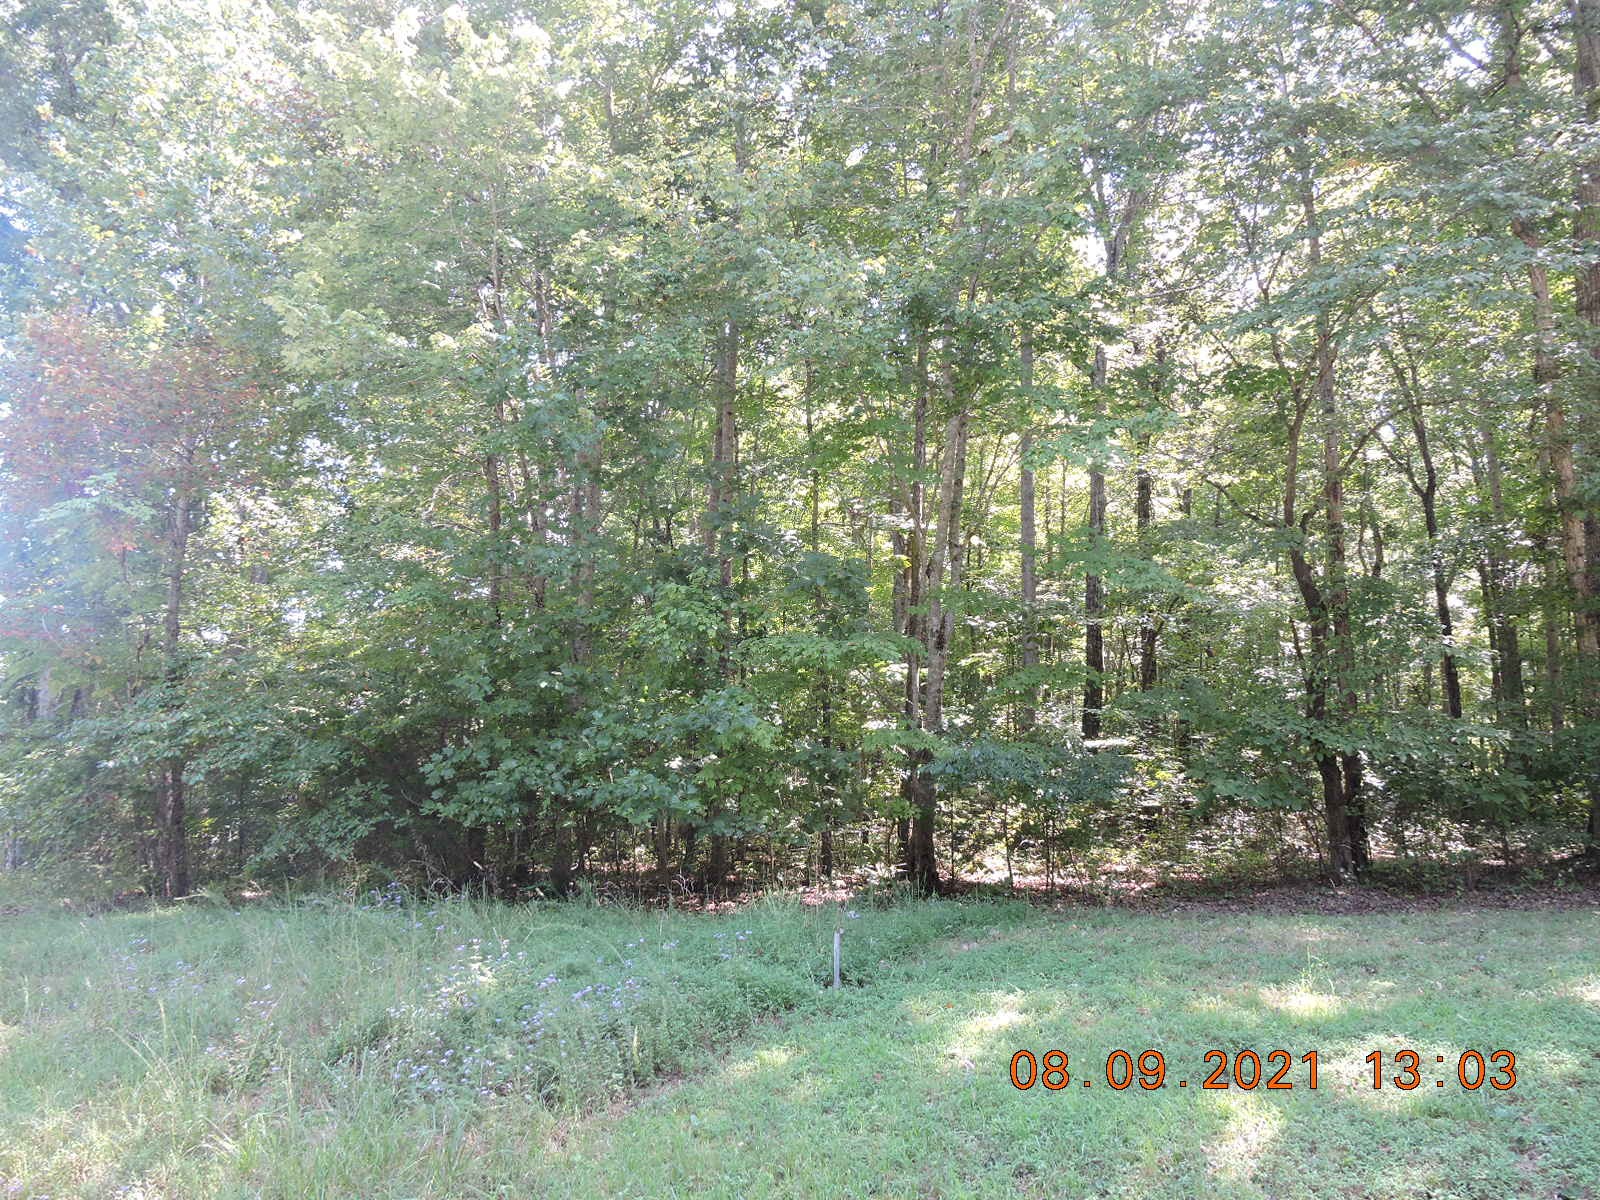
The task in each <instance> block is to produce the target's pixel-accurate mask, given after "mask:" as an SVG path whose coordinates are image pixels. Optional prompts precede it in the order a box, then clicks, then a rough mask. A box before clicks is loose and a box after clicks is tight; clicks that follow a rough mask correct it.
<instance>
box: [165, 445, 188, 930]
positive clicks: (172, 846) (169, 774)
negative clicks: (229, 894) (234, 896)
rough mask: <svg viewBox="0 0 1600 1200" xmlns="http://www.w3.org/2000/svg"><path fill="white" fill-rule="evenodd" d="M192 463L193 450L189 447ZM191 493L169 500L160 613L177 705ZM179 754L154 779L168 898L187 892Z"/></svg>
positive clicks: (170, 692)
mask: <svg viewBox="0 0 1600 1200" xmlns="http://www.w3.org/2000/svg"><path fill="white" fill-rule="evenodd" d="M188 453H189V456H190V462H189V466H190V467H191V468H192V466H193V454H194V450H193V448H192V447H191V448H189V451H188ZM194 503H195V500H194V497H193V495H192V494H191V490H190V487H189V485H188V484H185V485H184V486H183V487H182V488H180V489H179V492H178V495H177V498H176V499H175V501H174V505H173V511H172V523H171V528H170V530H169V533H168V539H167V571H166V574H167V594H166V605H165V609H164V612H163V614H162V616H163V620H162V647H161V648H162V657H163V660H164V668H163V683H164V686H165V688H166V691H167V694H166V696H165V698H164V700H163V707H164V708H166V709H168V710H173V709H176V708H177V707H178V700H177V696H176V692H177V689H178V686H179V684H180V682H181V680H180V676H181V675H182V663H181V661H180V659H179V652H180V650H181V637H182V633H183V585H184V574H185V571H186V569H187V567H188V556H189V534H190V532H191V529H192V527H193V521H194V512H193V508H194ZM185 767H186V763H185V761H184V756H183V755H182V754H173V755H171V756H169V757H168V758H166V759H165V760H164V761H163V762H162V763H161V766H160V768H159V772H158V774H157V777H156V869H157V871H158V872H159V874H160V875H161V891H162V894H163V895H164V896H166V897H167V898H168V899H175V898H176V897H179V896H187V895H188V894H189V841H188V836H187V832H186V828H185V821H186V814H185V812H184V803H185V798H186V797H185V781H184V770H185Z"/></svg>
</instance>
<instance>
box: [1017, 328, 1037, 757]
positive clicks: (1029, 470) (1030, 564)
mask: <svg viewBox="0 0 1600 1200" xmlns="http://www.w3.org/2000/svg"><path fill="white" fill-rule="evenodd" d="M1020 354H1021V374H1022V380H1021V382H1022V390H1023V395H1024V397H1025V399H1024V401H1023V403H1024V404H1025V406H1026V412H1027V416H1026V417H1025V418H1024V422H1025V424H1024V426H1023V431H1022V449H1021V459H1022V482H1021V495H1020V497H1019V500H1020V510H1021V511H1020V512H1019V514H1018V516H1019V522H1020V525H1021V533H1020V541H1021V546H1020V550H1021V558H1022V579H1021V586H1022V670H1023V672H1024V673H1029V672H1032V671H1033V670H1034V668H1035V667H1037V666H1038V665H1039V614H1038V602H1039V578H1038V572H1037V559H1038V550H1039V546H1038V531H1037V529H1036V528H1035V523H1034V522H1035V513H1034V474H1033V467H1032V466H1031V465H1030V459H1031V458H1032V454H1033V420H1032V414H1033V398H1032V391H1033V331H1032V330H1031V329H1026V328H1025V329H1023V331H1022V338H1021V347H1020ZM1023 691H1024V693H1025V695H1026V696H1027V700H1026V702H1025V703H1024V704H1023V707H1022V710H1021V712H1020V713H1018V717H1017V726H1018V730H1019V732H1022V733H1027V732H1028V731H1029V730H1031V729H1032V728H1033V726H1034V722H1035V721H1036V720H1037V719H1038V714H1037V708H1036V703H1037V696H1038V688H1037V686H1036V685H1035V684H1034V682H1033V678H1032V675H1031V674H1029V675H1028V680H1027V682H1026V683H1025V684H1024V685H1023Z"/></svg>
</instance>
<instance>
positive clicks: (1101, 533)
mask: <svg viewBox="0 0 1600 1200" xmlns="http://www.w3.org/2000/svg"><path fill="white" fill-rule="evenodd" d="M1107 274H1108V275H1109V274H1110V272H1109V271H1108V272H1107ZM1106 381H1107V362H1106V348H1105V347H1104V346H1096V347H1095V348H1094V367H1093V369H1092V372H1091V375H1090V380H1089V385H1090V387H1091V388H1093V389H1094V394H1095V396H1096V397H1097V399H1096V404H1095V407H1096V411H1099V409H1100V407H1101V406H1102V405H1103V403H1104V400H1103V397H1104V394H1105V390H1106ZM1088 524H1089V546H1090V551H1091V553H1098V552H1099V550H1100V547H1101V544H1102V542H1103V541H1104V540H1105V535H1106V474H1105V471H1104V470H1103V469H1102V467H1101V466H1100V464H1099V463H1098V462H1094V463H1091V464H1090V466H1089V521H1088ZM1105 601H1106V593H1105V585H1104V583H1103V581H1102V580H1101V578H1100V574H1099V571H1098V570H1097V569H1096V568H1092V567H1091V568H1090V569H1089V571H1088V572H1086V573H1085V575H1084V577H1083V669H1084V676H1083V723H1082V730H1083V739H1084V741H1086V742H1087V741H1094V740H1095V739H1097V738H1098V737H1099V736H1100V729H1101V721H1100V710H1101V709H1102V708H1103V707H1105V696H1106V692H1105V669H1106V647H1105V629H1104V625H1103V624H1102V622H1103V619H1104V616H1105Z"/></svg>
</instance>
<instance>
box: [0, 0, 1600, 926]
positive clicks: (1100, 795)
mask: <svg viewBox="0 0 1600 1200" xmlns="http://www.w3.org/2000/svg"><path fill="white" fill-rule="evenodd" d="M3 11H4V12H5V13H6V15H7V18H8V21H7V27H6V30H5V32H4V34H3V36H0V63H3V65H4V68H5V71H6V74H7V76H8V77H9V78H11V79H13V80H15V84H16V85H15V86H14V87H13V86H8V87H7V88H6V95H5V98H4V100H3V102H0V122H3V127H0V157H3V160H4V165H5V172H4V177H3V180H0V233H3V235H4V236H3V237H0V287H3V289H4V298H5V301H6V304H5V310H4V317H3V322H4V324H3V330H0V333H3V350H4V354H3V360H0V369H3V371H4V377H5V383H4V395H3V398H0V404H3V406H4V407H3V410H0V412H3V418H4V424H3V429H0V520H3V522H4V527H5V531H6V536H5V571H4V577H3V580H0V606H3V607H0V685H3V688H4V696H5V709H4V717H3V725H0V744H3V753H0V833H3V835H4V837H5V843H6V856H7V860H8V863H9V864H12V865H14V864H16V863H19V862H22V861H49V860H52V859H61V858H72V859H76V860H79V861H84V862H91V863H95V864H97V865H99V866H101V867H103V868H106V869H108V870H110V871H112V872H113V873H114V874H115V875H116V876H117V877H118V878H128V877H133V876H138V875H143V876H144V877H145V878H146V879H147V880H149V881H152V882H153V883H154V884H155V885H156V886H157V887H159V888H161V889H163V890H165V891H166V892H167V893H168V894H182V893H184V892H187V891H188V890H190V888H191V887H192V886H193V884H194V881H195V880H196V878H197V877H198V876H200V875H208V876H209V875H216V874H221V873H226V872H238V871H246V870H252V871H259V870H265V869H268V868H272V869H289V870H298V869H305V868H308V867H312V866H321V865H326V864H329V863H375V864H380V865H382V866H384V867H385V868H388V869H402V868H409V869H412V870H414V871H416V872H418V873H422V872H426V873H428V874H431V875H432V876H434V877H436V878H446V879H450V880H454V881H458V882H465V881H468V880H478V881H482V882H486V883H488V884H489V885H491V886H493V887H496V888H503V889H509V888H511V887H513V886H515V885H518V884H522V883H527V882H532V881H540V882H548V883H549V884H550V885H552V886H554V887H555V888H557V889H563V890H564V889H567V888H569V887H570V886H571V885H572V884H573V882H574V880H575V879H577V878H578V877H580V876H581V875H583V874H585V873H610V874H636V875H640V876H643V875H644V873H646V872H649V873H652V874H653V876H654V877H655V878H657V879H659V880H660V881H661V882H665V881H667V880H668V879H670V878H672V877H676V876H680V875H681V876H684V877H687V878H690V879H694V880H699V881H702V882H710V883H719V882H721V881H723V880H725V879H727V878H729V877H731V876H733V875H735V874H741V875H743V876H744V877H746V878H749V877H751V876H753V875H765V876H766V877H769V878H770V877H773V876H775V875H777V874H780V873H783V872H792V871H796V870H798V869H801V868H803V869H804V870H805V871H807V872H808V873H819V874H821V875H828V874H831V873H832V872H833V871H834V869H835V868H836V866H842V865H844V864H848V865H852V866H865V865H883V866H891V865H892V866H894V867H895V868H896V869H897V870H899V871H902V872H904V873H905V874H906V875H907V876H908V877H909V878H910V879H911V880H913V881H914V882H915V883H917V884H919V885H920V886H922V887H924V888H930V889H931V888H936V887H939V886H941V884H942V883H943V882H945V881H946V880H947V879H948V878H949V876H950V874H951V873H952V872H960V871H964V870H969V869H972V868H973V867H975V866H976V865H978V864H979V863H980V862H986V863H989V864H991V865H992V864H997V863H999V862H1001V861H1003V862H1004V864H1005V867H1006V869H1007V871H1012V870H1020V869H1023V868H1024V867H1026V868H1027V869H1029V870H1032V869H1035V868H1036V867H1044V868H1045V869H1046V870H1054V866H1055V863H1056V862H1057V861H1058V860H1059V858H1060V856H1062V855H1064V854H1072V853H1077V852H1078V851H1081V850H1082V849H1084V848H1085V847H1088V846H1092V845H1094V844H1095V843H1096V841H1097V840H1099V839H1104V838H1106V837H1110V836H1117V835H1118V831H1125V830H1127V829H1129V828H1141V829H1142V828H1145V827H1146V826H1149V827H1153V828H1165V829H1174V828H1175V829H1178V830H1180V831H1181V832H1182V836H1183V837H1185V838H1198V839H1202V840H1203V838H1204V837H1205V836H1206V831H1207V830H1208V829H1214V828H1216V827H1217V826H1218V825H1219V823H1224V822H1227V821H1230V820H1237V819H1240V817H1241V815H1242V816H1243V817H1245V818H1248V820H1249V821H1253V822H1255V823H1256V827H1257V828H1258V829H1259V830H1261V831H1264V833H1265V835H1266V836H1268V837H1271V838H1274V839H1278V840H1282V839H1283V838H1284V837H1285V836H1287V834H1288V832H1289V831H1290V830H1294V831H1297V833H1296V836H1302V837H1307V838H1308V841H1307V842H1306V845H1307V846H1308V848H1309V849H1310V851H1311V852H1312V853H1314V854H1315V855H1316V856H1317V857H1318V860H1319V861H1320V862H1321V863H1322V864H1323V866H1324V868H1325V869H1326V870H1327V871H1328V872H1330V873H1331V874H1333V875H1334V876H1337V877H1348V876H1350V875H1352V874H1355V873H1359V872H1361V871H1363V870H1364V869H1365V868H1366V867H1367V866H1368V864H1369V861H1370V859H1371V857H1372V855H1373V854H1374V853H1375V852H1394V853H1398V854H1412V853H1417V852H1425V853H1440V852H1443V851H1446V850H1449V849H1451V848H1452V847H1457V846H1461V845H1467V846H1472V845H1476V844H1478V843H1479V842H1480V841H1487V842H1488V843H1490V844H1492V845H1494V846H1497V847H1501V848H1503V851H1504V852H1505V853H1508V854H1509V853H1515V852H1516V849H1517V847H1518V846H1521V845H1524V844H1526V843H1528V842H1529V841H1530V840H1534V839H1540V844H1542V845H1545V846H1556V847H1561V846H1566V847H1571V848H1576V847H1579V846H1583V845H1589V846H1593V845H1594V843H1595V841H1596V838H1597V825H1596V821H1597V815H1600V802H1597V801H1600V747H1597V738H1600V606H1597V604H1596V591H1597V590H1600V526H1597V523H1596V497H1597V494H1600V468H1597V465H1596V453H1595V447H1596V445H1597V444H1600V399H1597V397H1600V391H1597V387H1596V384H1597V381H1600V366H1597V356H1600V328H1597V327H1600V0H1570V2H1568V0H1503V2H1495V3H1490V2H1487V0H1485V2H1482V3H1460V2H1456V3H1449V2H1446V0H1410V2H1406V0H1351V2H1349V3H1345V2H1342V0H1341V2H1339V3H1334V4H1324V3H1314V2H1297V0H1289V2H1286V3H1259V2H1251V0H1208V2H1207V3H1203V4H1198V5H1196V4H1178V3H1171V4H1168V3H1164V2H1162V0H1086V2H1084V3H1075V4H1070V5H1065V4H1063V5H1052V4H1022V3H1019V2H1016V0H938V2H937V3H933V4H929V5H924V6H915V5H912V6H906V5H896V4H886V3H867V2H864V0H838V2H835V3H826V4H825V3H821V2H820V0H815V2H814V0H793V2H792V3H791V2H789V0H722V2H720V3H718V4H716V5H715V6H714V7H709V8H708V7H705V6H701V5H697V4H681V3H674V2H672V0H663V2H662V3H658V4H653V5H649V6H644V7H640V6H635V5H633V4H628V3H621V2H618V0H558V2H553V3H552V2H549V0H529V2H528V3H512V2H511V0H475V2H474V3H472V4H471V5H469V6H467V7H463V6H461V5H452V6H451V7H448V8H435V7H429V6H420V7H419V6H406V7H401V6H399V5H396V4H393V3H392V2H391V0H359V2H358V0H328V2H326V3H316V4H313V3H303V4H299V5H296V6H290V5H287V4H282V3H254V2H251V3H246V2H244V0H209V2H207V3H199V2H198V0H193V2H192V0H146V2H143V3H140V2H138V0H135V2H133V3H106V2H105V0H10V2H9V3H6V4H5V5H4V8H3Z"/></svg>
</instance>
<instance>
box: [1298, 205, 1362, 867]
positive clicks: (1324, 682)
mask: <svg viewBox="0 0 1600 1200" xmlns="http://www.w3.org/2000/svg"><path fill="white" fill-rule="evenodd" d="M1301 204H1302V207H1303V209H1304V212H1305V222H1306V231H1307V254H1308V262H1309V270H1310V271H1311V272H1312V273H1315V272H1316V271H1317V270H1318V268H1319V267H1320V266H1321V264H1322V234H1321V227H1320V222H1319V218H1318V214H1317V207H1316V193H1315V190H1314V188H1313V186H1312V184H1311V181H1310V179H1309V177H1308V178H1307V179H1306V181H1305V185H1304V189H1303V191H1302V193H1301ZM1334 356H1335V347H1334V340H1333V328H1332V323H1331V321H1330V319H1329V316H1328V311H1327V308H1326V306H1324V307H1322V308H1320V309H1319V311H1318V313H1317V319H1316V383H1315V388H1316V400H1317V408H1318V412H1319V414H1320V417H1321V424H1322V503H1323V509H1324V512H1325V523H1326V534H1325V537H1326V543H1327V544H1326V548H1325V549H1326V564H1325V567H1324V572H1325V575H1326V580H1327V582H1326V587H1325V588H1323V589H1321V596H1320V597H1319V600H1318V604H1317V607H1318V608H1319V609H1320V610H1321V620H1320V621H1317V620H1316V619H1315V618H1313V643H1314V644H1315V643H1316V642H1317V640H1318V637H1317V627H1318V626H1319V625H1320V626H1321V638H1322V640H1323V641H1324V644H1325V645H1326V651H1327V652H1326V653H1323V654H1318V655H1316V656H1315V658H1316V666H1315V668H1314V670H1316V671H1318V672H1319V673H1320V674H1321V678H1320V679H1319V680H1318V682H1317V684H1316V692H1317V693H1318V696H1317V699H1318V701H1319V704H1318V706H1319V707H1320V708H1321V709H1322V710H1323V713H1324V716H1323V718H1322V719H1323V720H1327V719H1328V718H1330V717H1332V718H1335V719H1336V723H1337V724H1338V725H1340V726H1343V727H1346V728H1347V727H1348V726H1349V724H1350V722H1351V721H1352V720H1353V718H1354V717H1355V715H1356V711H1357V705H1358V698H1357V695H1356V689H1355V643H1354V639H1353V636H1352V631H1351V628H1350V591H1349V581H1348V579H1347V574H1346V562H1345V527H1344V480H1343V472H1344V464H1343V462H1342V461H1341V460H1342V457H1343V451H1342V436H1341V435H1342V429H1341V424H1340V414H1339V405H1338V392H1337V390H1336V388H1335V387H1334ZM1296 556H1297V558H1299V559H1300V562H1298V563H1297V564H1296V567H1295V574H1296V578H1297V579H1299V578H1300V576H1301V574H1302V571H1303V572H1304V574H1305V575H1306V576H1307V578H1308V579H1309V575H1310V570H1309V564H1308V563H1305V561H1304V558H1303V556H1302V555H1300V552H1299V551H1296ZM1315 590H1316V589H1315V585H1314V583H1313V591H1315ZM1301 592H1302V594H1303V595H1305V596H1306V600H1307V609H1308V611H1310V610H1311V609H1312V604H1311V594H1309V593H1307V589H1306V584H1305V582H1302V583H1301ZM1318 772H1319V773H1320V774H1321V776H1322V784H1323V809H1324V815H1325V818H1326V820H1327V825H1328V852H1329V859H1330V862H1331V864H1332V867H1333V873H1334V875H1335V876H1336V877H1339V878H1345V877H1348V876H1349V875H1350V874H1352V873H1353V872H1354V871H1359V870H1361V869H1363V868H1364V867H1365V866H1366V865H1367V859H1368V850H1367V833H1366V823H1365V819H1364V814H1363V813H1362V807H1361V789H1362V763H1361V755H1360V754H1359V753H1356V752H1349V751H1346V752H1343V753H1339V754H1337V755H1336V754H1335V752H1334V751H1332V750H1327V749H1325V750H1324V751H1323V752H1322V754H1321V755H1320V757H1319V761H1318Z"/></svg>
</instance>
